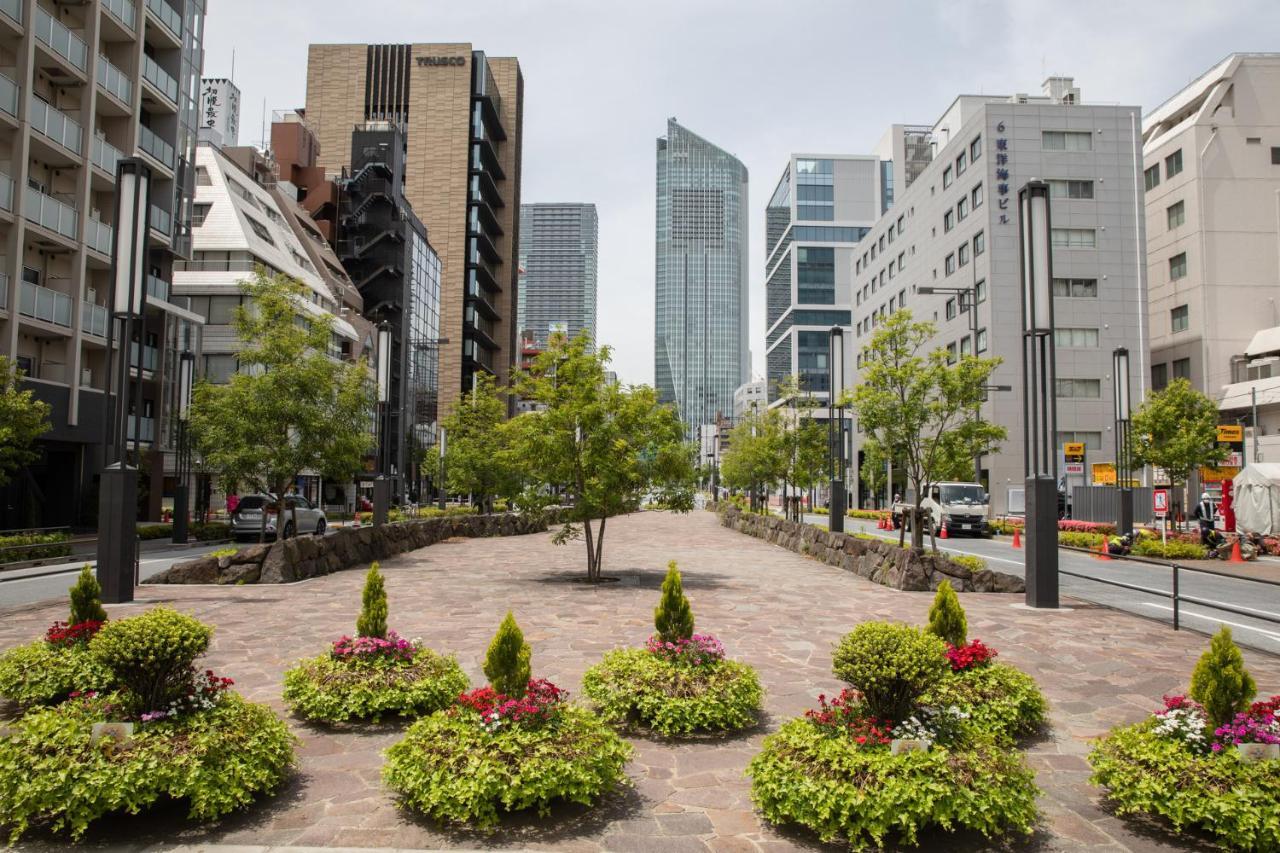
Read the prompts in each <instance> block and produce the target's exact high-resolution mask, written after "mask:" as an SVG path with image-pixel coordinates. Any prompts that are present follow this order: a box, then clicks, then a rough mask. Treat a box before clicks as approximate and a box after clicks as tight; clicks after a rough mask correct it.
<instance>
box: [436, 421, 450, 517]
mask: <svg viewBox="0 0 1280 853" xmlns="http://www.w3.org/2000/svg"><path fill="white" fill-rule="evenodd" d="M444 441H445V433H444V427H440V485H439V488H438V490H437V491H438V493H439V499H440V511H441V512H443V511H444V505H445V502H446V500H447V499H448V497H449V495H448V493H447V492H446V491H445V487H444V453H445V449H444Z"/></svg>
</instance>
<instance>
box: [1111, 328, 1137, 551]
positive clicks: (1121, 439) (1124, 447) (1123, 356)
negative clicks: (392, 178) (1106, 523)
mask: <svg viewBox="0 0 1280 853" xmlns="http://www.w3.org/2000/svg"><path fill="white" fill-rule="evenodd" d="M1111 389H1112V392H1113V396H1114V397H1115V419H1116V496H1117V498H1118V499H1119V502H1120V508H1119V513H1118V515H1117V519H1116V532H1117V533H1119V534H1120V535H1121V536H1126V535H1128V534H1130V533H1132V532H1133V485H1132V483H1131V481H1132V479H1133V465H1132V463H1131V461H1130V459H1129V412H1130V410H1129V350H1128V349H1126V348H1125V347H1120V348H1119V349H1116V350H1113V351H1112V353H1111Z"/></svg>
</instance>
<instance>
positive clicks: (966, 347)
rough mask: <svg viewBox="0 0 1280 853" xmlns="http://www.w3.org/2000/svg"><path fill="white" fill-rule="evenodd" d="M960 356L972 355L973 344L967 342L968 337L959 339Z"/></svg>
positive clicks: (969, 341)
mask: <svg viewBox="0 0 1280 853" xmlns="http://www.w3.org/2000/svg"><path fill="white" fill-rule="evenodd" d="M960 354H961V355H973V342H972V341H971V340H969V336H968V335H965V336H964V337H963V338H961V339H960Z"/></svg>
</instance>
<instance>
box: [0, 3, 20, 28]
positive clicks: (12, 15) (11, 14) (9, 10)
mask: <svg viewBox="0 0 1280 853" xmlns="http://www.w3.org/2000/svg"><path fill="white" fill-rule="evenodd" d="M0 12H3V13H4V14H5V16H7V17H8V18H9V19H10V20H11V21H13V22H14V23H16V24H18V25H19V26H21V25H22V0H0Z"/></svg>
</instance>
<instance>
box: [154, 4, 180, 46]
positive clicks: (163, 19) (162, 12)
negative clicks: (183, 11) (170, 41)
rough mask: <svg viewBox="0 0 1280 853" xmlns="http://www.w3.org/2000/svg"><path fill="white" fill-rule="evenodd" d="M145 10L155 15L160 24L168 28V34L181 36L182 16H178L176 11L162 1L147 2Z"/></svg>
mask: <svg viewBox="0 0 1280 853" xmlns="http://www.w3.org/2000/svg"><path fill="white" fill-rule="evenodd" d="M147 8H148V9H150V10H151V11H152V12H154V13H155V16H156V17H157V18H159V19H160V23H162V24H164V25H165V27H167V28H168V30H169V32H171V33H173V34H174V35H175V36H179V37H181V36H182V15H180V14H178V10H177V9H174V8H173V7H172V6H170V5H169V4H168V3H166V2H164V0H147Z"/></svg>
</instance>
